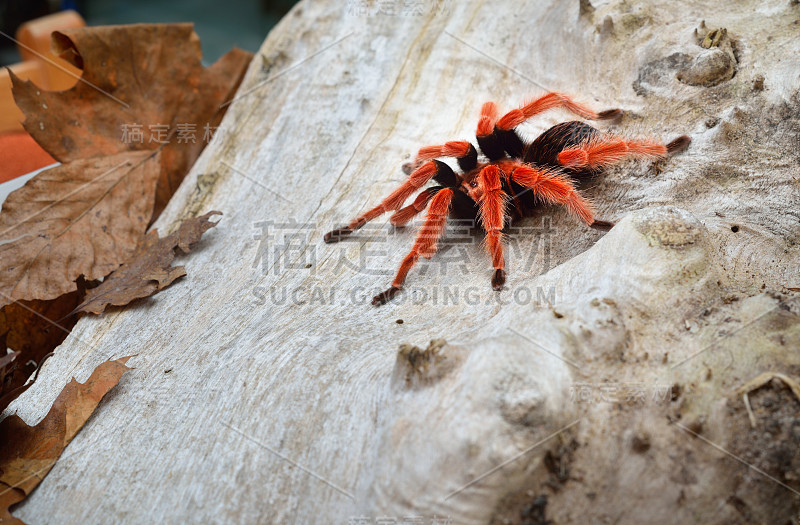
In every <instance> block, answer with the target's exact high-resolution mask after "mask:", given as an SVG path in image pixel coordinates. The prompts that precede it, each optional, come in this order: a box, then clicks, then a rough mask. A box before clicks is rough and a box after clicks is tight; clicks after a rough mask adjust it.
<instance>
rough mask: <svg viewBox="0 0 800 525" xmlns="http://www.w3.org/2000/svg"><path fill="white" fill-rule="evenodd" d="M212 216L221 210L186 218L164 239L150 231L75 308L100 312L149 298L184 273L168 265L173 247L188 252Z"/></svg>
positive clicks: (210, 224)
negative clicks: (132, 251)
mask: <svg viewBox="0 0 800 525" xmlns="http://www.w3.org/2000/svg"><path fill="white" fill-rule="evenodd" d="M214 215H222V212H219V211H210V212H208V213H206V214H205V215H203V216H200V217H194V218H191V219H187V220H185V221H183V223H181V226H180V228H178V229H177V230H176V231H175V232H173V233H171V234H170V235H167V236H166V237H164V238H163V239H159V237H158V231H157V230H153V231H151V232H150V233H149V234H148V235H146V236H145V237H144V238H143V239H142V240H141V241H140V243H139V246H138V247H137V248H136V252H135V253H134V254H133V256H132V257H131V259H130V260H129V261H128V262H126V263H125V264H123V265H122V267H120V268H119V269H118V270H116V271H115V272H114V273H112V274H111V275H110V276H109V277H108V278H107V279H106V280H104V281H103V283H102V284H101V285H100V286H98V287H97V288H94V289H92V290H89V292H88V293H87V294H86V299H85V300H84V302H83V304H81V305H80V306H78V307H77V308H76V309H75V310H76V311H78V312H89V313H93V314H100V313H102V312H103V311H104V310H105V309H106V307H107V306H109V305H113V306H124V305H126V304H128V303H130V302H131V301H133V300H135V299H141V298H143V297H149V296H151V295H153V294H155V293H156V292H158V291H160V290H163V289H164V288H166V287H167V286H169V285H170V284H172V282H173V281H175V279H178V278H179V277H183V276H184V275H186V270H185V269H184V267H183V266H171V264H172V261H173V259H174V258H175V248H180V250H181V251H182V252H183V253H189V251H190V250H191V246H192V245H193V244H195V243H196V242H197V241H199V240H200V237H202V236H203V234H204V233H205V232H206V231H208V230H209V229H211V228H213V227H214V226H216V225H217V223H216V222H211V221H209V220H208V219H209V218H210V217H212V216H214Z"/></svg>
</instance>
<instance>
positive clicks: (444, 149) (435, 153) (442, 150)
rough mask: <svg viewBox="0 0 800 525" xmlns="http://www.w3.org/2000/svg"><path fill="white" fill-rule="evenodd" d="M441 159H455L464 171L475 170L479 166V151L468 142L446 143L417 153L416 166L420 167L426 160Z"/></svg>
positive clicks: (421, 149)
mask: <svg viewBox="0 0 800 525" xmlns="http://www.w3.org/2000/svg"><path fill="white" fill-rule="evenodd" d="M440 157H455V159H456V160H457V161H458V166H459V167H460V168H461V169H462V170H463V171H470V170H474V169H475V166H477V165H478V151H477V150H476V149H475V146H473V145H472V144H471V143H469V142H467V141H466V140H456V141H451V142H445V143H444V144H442V145H441V146H425V147H424V148H420V150H419V152H417V157H416V159H415V160H414V165H415V166H419V165H420V164H422V163H423V162H424V161H426V160H431V159H436V158H440Z"/></svg>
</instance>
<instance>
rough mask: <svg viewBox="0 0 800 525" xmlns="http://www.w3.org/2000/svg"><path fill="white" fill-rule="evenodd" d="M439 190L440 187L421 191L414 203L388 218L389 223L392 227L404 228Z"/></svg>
mask: <svg viewBox="0 0 800 525" xmlns="http://www.w3.org/2000/svg"><path fill="white" fill-rule="evenodd" d="M441 189H442V187H441V186H434V187H433V188H428V189H427V190H425V191H423V192H422V193H420V194H419V195H417V198H416V199H414V202H412V203H411V204H409V205H408V206H406V207H405V208H403V209H401V210H398V211H396V212H394V214H393V215H392V216H391V217H390V218H389V222H391V223H392V225H393V226H405V225H406V224H408V223H409V221H411V219H413V218H414V217H415V216H416V215H417V214H418V213H419V212H421V211H422V210H424V209H425V207H426V206H427V205H428V202H430V200H431V199H432V198H433V196H434V195H436V193H437V192H438V191H439V190H441Z"/></svg>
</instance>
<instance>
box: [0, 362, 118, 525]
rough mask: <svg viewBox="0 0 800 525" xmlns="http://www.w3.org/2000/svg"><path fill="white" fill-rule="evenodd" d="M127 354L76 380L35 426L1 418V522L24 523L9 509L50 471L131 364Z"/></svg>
mask: <svg viewBox="0 0 800 525" xmlns="http://www.w3.org/2000/svg"><path fill="white" fill-rule="evenodd" d="M128 359H130V356H129V357H123V358H120V359H117V360H114V361H106V362H105V363H103V364H101V365H100V366H98V367H97V368H96V369H95V370H94V372H92V375H91V376H90V377H89V379H88V380H87V381H86V382H85V383H78V382H77V381H75V379H73V380H72V381H70V382H69V383H67V385H66V386H65V387H64V390H62V391H61V394H59V395H58V397H57V398H56V400H55V402H53V406H52V407H51V408H50V411H49V412H48V413H47V415H46V416H45V418H44V419H43V420H42V421H40V422H39V424H37V425H36V426H33V427H31V426H28V425H27V424H26V423H25V422H24V421H23V420H22V418H20V417H19V416H17V415H16V414H14V415H11V416H8V417H7V418H6V419H4V420H3V421H2V422H0V443H3V447H2V448H0V521H2V522H3V523H16V524H19V523H22V522H21V521H20V520H18V519H16V518H14V517H13V516H11V514H10V512H9V510H8V509H9V507H10V506H11V505H13V504H15V503H18V502H20V501H22V500H23V499H25V497H27V496H28V495H29V494H30V493H31V491H32V490H33V489H34V488H35V487H36V486H37V485H38V484H39V482H40V481H41V480H42V479H43V478H44V477H45V476H46V475H47V473H48V472H49V471H50V469H51V468H52V467H53V465H54V464H55V462H56V461H57V460H58V458H59V457H60V456H61V452H62V451H63V450H64V448H66V446H67V445H68V444H69V442H70V441H72V438H74V437H75V435H76V434H77V433H78V431H79V430H80V429H81V428H82V427H83V425H84V423H86V421H87V420H88V419H89V417H90V416H91V415H92V413H93V412H94V410H95V409H96V408H97V405H98V404H99V403H100V400H101V399H103V396H105V395H106V393H108V391H109V390H111V389H112V388H113V387H114V386H115V385H116V384H117V383H118V382H119V380H120V378H121V377H122V374H124V373H125V372H126V371H127V370H129V368H128V367H127V366H125V363H126V362H127V361H128Z"/></svg>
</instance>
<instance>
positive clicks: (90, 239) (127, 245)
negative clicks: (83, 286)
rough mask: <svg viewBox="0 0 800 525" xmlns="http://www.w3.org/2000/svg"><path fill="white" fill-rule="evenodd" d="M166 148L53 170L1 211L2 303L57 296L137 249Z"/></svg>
mask: <svg viewBox="0 0 800 525" xmlns="http://www.w3.org/2000/svg"><path fill="white" fill-rule="evenodd" d="M159 169H160V168H159V154H158V152H149V151H131V152H126V153H120V154H118V155H113V156H109V157H98V158H94V159H83V160H78V161H74V162H71V163H69V164H65V165H62V166H58V167H56V168H53V169H49V170H47V171H44V172H42V173H40V174H38V175H37V176H36V177H34V178H32V179H31V180H29V181H28V182H27V183H26V184H25V186H23V187H22V188H20V189H18V190H17V191H15V192H13V193H11V194H10V195H9V196H8V199H7V200H6V201H5V203H3V211H2V213H0V259H2V261H3V266H2V268H0V306H2V305H6V304H9V303H11V302H12V301H16V300H19V299H24V300H31V299H54V298H56V297H58V296H60V295H62V294H65V293H69V292H72V291H74V290H76V289H77V285H76V284H75V280H76V279H78V277H80V276H81V275H83V276H85V277H86V279H87V280H95V279H100V278H102V277H105V276H106V275H108V274H109V273H110V272H111V271H113V270H114V269H116V268H117V267H118V266H119V265H120V264H121V263H122V262H123V261H124V260H125V259H127V258H128V256H129V255H130V254H131V253H132V252H133V251H134V249H135V248H136V244H137V241H138V240H139V238H140V237H141V235H142V234H143V233H144V232H145V230H146V228H147V224H148V222H149V220H150V213H151V210H152V207H153V198H154V197H153V195H154V188H155V183H156V179H157V177H158V173H159Z"/></svg>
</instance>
